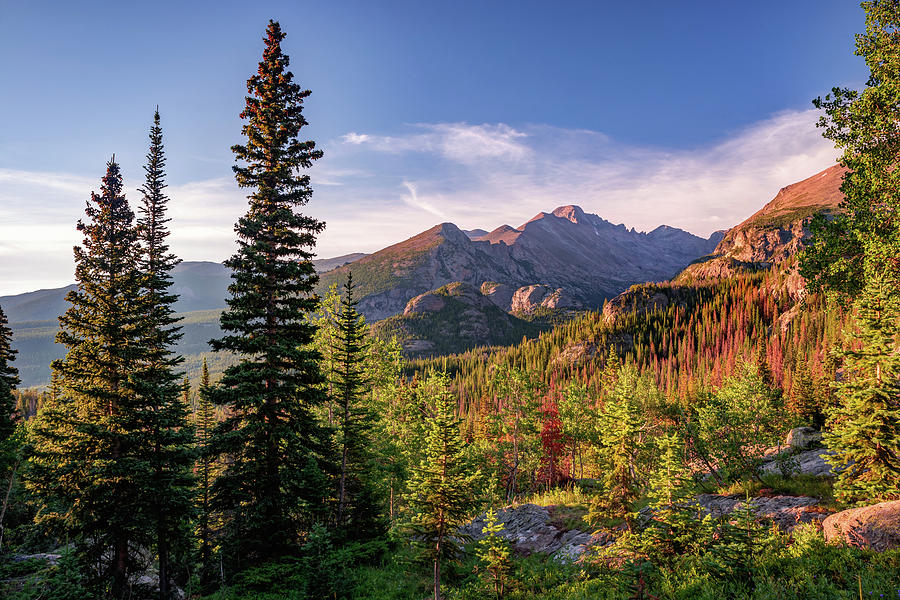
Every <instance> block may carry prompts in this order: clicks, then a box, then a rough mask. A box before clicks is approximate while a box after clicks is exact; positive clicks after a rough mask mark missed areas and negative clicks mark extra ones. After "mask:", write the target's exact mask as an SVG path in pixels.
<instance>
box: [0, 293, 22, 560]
mask: <svg viewBox="0 0 900 600" xmlns="http://www.w3.org/2000/svg"><path fill="white" fill-rule="evenodd" d="M12 336H13V333H12V330H11V329H10V328H9V325H8V324H7V320H6V314H5V313H4V312H3V309H2V308H0V477H2V478H3V480H7V481H8V483H7V485H5V486H3V488H0V494H3V496H2V498H3V499H2V501H0V551H2V550H3V534H4V531H5V524H4V519H5V517H6V509H7V507H8V506H9V498H10V493H11V492H12V489H13V486H14V484H15V479H16V474H17V472H18V470H19V464H20V462H21V455H22V443H21V442H22V440H21V439H20V438H21V437H22V436H21V435H20V434H19V435H16V434H15V432H16V412H17V411H16V398H15V396H14V395H13V390H15V388H16V386H17V385H19V372H18V370H17V369H16V368H15V367H14V366H13V365H12V362H13V360H15V357H16V350H14V349H13V347H12ZM4 491H5V493H4Z"/></svg>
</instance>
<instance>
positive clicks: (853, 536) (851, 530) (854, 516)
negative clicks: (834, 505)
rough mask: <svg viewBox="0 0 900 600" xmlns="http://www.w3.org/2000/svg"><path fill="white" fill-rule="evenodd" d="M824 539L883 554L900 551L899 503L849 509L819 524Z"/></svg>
mask: <svg viewBox="0 0 900 600" xmlns="http://www.w3.org/2000/svg"><path fill="white" fill-rule="evenodd" d="M822 527H823V531H824V533H825V540H826V541H829V542H843V543H845V544H848V545H850V546H857V547H859V548H870V549H872V550H875V551H876V552H884V551H885V550H890V549H891V548H900V500H894V501H891V502H882V503H880V504H873V505H871V506H863V507H860V508H851V509H850V510H844V511H841V512H839V513H835V514H833V515H831V516H830V517H828V518H827V519H825V521H824V522H823V523H822Z"/></svg>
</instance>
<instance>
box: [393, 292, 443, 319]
mask: <svg viewBox="0 0 900 600" xmlns="http://www.w3.org/2000/svg"><path fill="white" fill-rule="evenodd" d="M442 308H444V299H443V298H441V297H440V296H438V295H437V294H435V293H434V292H425V293H424V294H419V295H418V296H416V297H415V298H413V299H412V300H410V301H409V302H407V303H406V309H405V310H404V311H403V314H404V315H415V314H421V313H426V312H438V311H439V310H441V309H442Z"/></svg>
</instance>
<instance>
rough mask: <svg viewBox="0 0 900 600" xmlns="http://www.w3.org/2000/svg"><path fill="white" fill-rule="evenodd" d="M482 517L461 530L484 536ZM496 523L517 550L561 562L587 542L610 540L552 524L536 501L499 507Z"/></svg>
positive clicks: (577, 553)
mask: <svg viewBox="0 0 900 600" xmlns="http://www.w3.org/2000/svg"><path fill="white" fill-rule="evenodd" d="M485 517H486V515H481V516H479V517H478V518H476V519H474V520H473V521H471V522H470V523H468V524H467V525H464V526H463V527H461V528H460V533H461V534H463V535H465V536H467V537H469V538H470V539H472V540H473V541H478V540H481V539H483V538H484V537H485V535H484V533H482V530H483V529H484V524H485ZM497 522H498V523H501V524H502V525H503V530H502V531H501V532H500V533H499V534H498V535H499V536H500V537H502V538H503V539H505V540H507V541H508V542H509V543H510V545H511V546H512V548H513V549H514V550H515V551H516V552H517V553H519V554H524V555H528V554H534V553H536V552H540V553H543V554H550V555H552V556H554V557H555V558H557V559H558V560H561V561H564V562H571V561H574V560H576V559H577V558H578V557H579V556H581V555H582V554H583V553H584V551H585V549H586V547H587V546H589V545H592V544H594V543H605V542H606V541H611V540H605V538H604V539H600V538H595V537H594V536H592V535H591V534H589V533H585V532H583V531H579V530H577V529H564V528H561V527H558V526H556V525H555V524H552V523H551V514H550V510H549V509H547V508H546V507H543V506H537V505H536V504H519V505H516V506H507V507H506V508H501V509H500V510H498V511H497Z"/></svg>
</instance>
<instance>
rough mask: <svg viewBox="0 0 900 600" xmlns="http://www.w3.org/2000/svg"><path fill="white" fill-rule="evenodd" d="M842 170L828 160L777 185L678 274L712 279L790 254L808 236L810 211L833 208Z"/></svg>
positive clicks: (838, 198)
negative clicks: (813, 171) (771, 194)
mask: <svg viewBox="0 0 900 600" xmlns="http://www.w3.org/2000/svg"><path fill="white" fill-rule="evenodd" d="M845 171H846V170H845V169H844V168H843V167H841V166H840V165H834V166H832V167H829V168H827V169H825V170H824V171H821V172H819V173H816V174H815V175H813V176H812V177H808V178H806V179H804V180H803V181H799V182H797V183H794V184H792V185H789V186H787V187H784V188H782V189H781V190H779V192H778V194H776V196H775V198H773V199H772V200H771V201H770V202H768V203H767V204H766V205H765V206H763V207H762V208H761V209H760V210H758V211H757V212H755V213H754V214H753V215H751V216H750V217H749V218H747V219H746V220H745V221H744V222H742V223H740V224H739V225H736V226H735V227H732V228H731V229H729V230H728V231H727V232H726V233H725V237H724V238H723V239H722V241H721V242H719V244H718V245H717V246H716V249H715V250H714V251H713V253H712V254H711V255H710V256H708V257H704V259H702V260H700V261H697V263H696V264H693V265H690V266H689V267H688V268H686V269H685V270H684V271H683V272H682V273H681V274H680V275H679V280H682V281H686V280H689V279H717V278H720V277H725V276H729V275H732V274H734V273H737V272H739V271H742V270H748V269H749V270H755V269H760V268H768V267H769V266H771V265H773V264H778V263H781V262H784V261H786V260H791V259H793V258H794V257H795V256H796V254H797V252H799V251H800V249H801V248H802V247H803V243H804V242H805V240H806V239H807V238H808V237H809V229H808V225H809V219H810V217H812V215H814V214H815V213H818V212H821V211H835V210H837V209H838V205H839V204H840V202H841V200H842V199H843V195H842V194H841V191H840V187H841V179H842V178H843V176H844V173H845Z"/></svg>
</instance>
